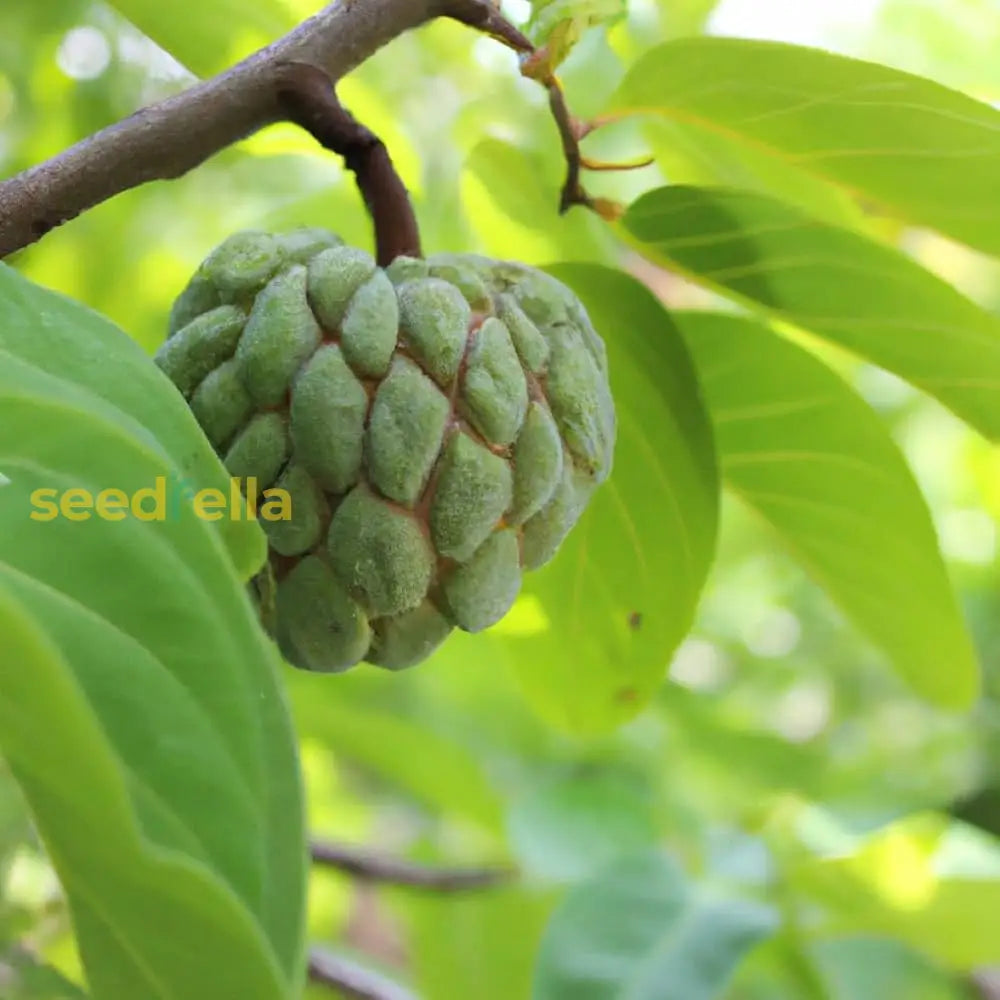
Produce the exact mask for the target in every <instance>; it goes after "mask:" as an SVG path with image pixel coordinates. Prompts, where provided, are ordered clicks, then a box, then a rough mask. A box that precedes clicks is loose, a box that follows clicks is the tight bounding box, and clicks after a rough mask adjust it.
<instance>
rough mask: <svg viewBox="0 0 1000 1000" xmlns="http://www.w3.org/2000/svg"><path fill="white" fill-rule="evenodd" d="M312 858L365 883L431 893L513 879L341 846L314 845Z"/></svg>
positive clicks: (498, 872) (509, 874) (498, 871)
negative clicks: (429, 866) (415, 863)
mask: <svg viewBox="0 0 1000 1000" xmlns="http://www.w3.org/2000/svg"><path fill="white" fill-rule="evenodd" d="M311 853H312V859H313V861H314V862H316V864H318V865H326V866H329V867H331V868H336V869H338V870H339V871H342V872H346V873H347V874H348V875H353V876H354V877H355V878H359V879H362V880H364V881H366V882H388V883H391V884H393V885H405V886H411V887H414V888H418V889H427V890H430V891H433V892H442V893H449V892H464V891H467V890H470V889H488V888H490V887H492V886H495V885H499V884H501V883H503V882H506V881H508V880H509V879H511V878H513V877H514V872H513V871H512V870H510V869H508V868H427V867H424V866H422V865H414V864H410V863H409V862H406V861H401V860H399V859H397V858H387V857H382V856H380V855H376V854H371V853H369V852H367V851H364V850H360V849H358V848H355V847H349V846H347V845H344V844H331V843H326V842H315V843H313V844H312V846H311Z"/></svg>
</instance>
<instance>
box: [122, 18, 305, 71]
mask: <svg viewBox="0 0 1000 1000" xmlns="http://www.w3.org/2000/svg"><path fill="white" fill-rule="evenodd" d="M111 6H112V7H114V8H115V10H117V11H118V13H119V14H121V15H122V16H124V17H127V18H128V19H129V20H130V21H131V22H132V23H133V24H134V25H135V26H136V27H137V28H138V29H139V30H140V31H141V32H143V33H144V34H145V35H148V36H149V37H150V38H151V39H152V40H153V41H154V42H156V44H157V45H159V46H160V48H162V49H166V51H167V52H169V53H170V54H171V55H172V56H173V57H174V58H175V59H176V60H177V61H178V62H180V63H183V64H184V65H185V66H186V67H187V68H188V69H189V70H191V72H192V73H194V74H195V75H197V76H205V77H207V76H212V75H213V74H214V73H218V72H220V71H221V70H224V69H226V68H228V67H229V66H231V65H233V63H235V62H237V61H238V60H239V59H241V58H243V57H244V56H247V55H249V54H250V53H251V52H253V51H255V50H256V49H258V48H260V47H261V46H262V45H264V44H265V43H267V42H270V41H273V40H274V39H276V38H278V37H279V36H281V35H284V34H285V33H286V32H288V31H291V30H292V28H294V27H295V25H296V23H297V22H296V18H295V17H294V15H293V14H292V12H291V11H290V10H289V8H288V6H287V5H286V4H285V3H283V2H282V0H253V2H252V3H246V2H245V0H175V2H174V3H161V2H159V0H112V3H111Z"/></svg>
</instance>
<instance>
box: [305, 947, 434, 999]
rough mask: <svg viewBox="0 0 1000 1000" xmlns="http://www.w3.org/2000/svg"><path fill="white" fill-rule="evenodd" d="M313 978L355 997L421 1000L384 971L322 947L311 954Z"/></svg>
mask: <svg viewBox="0 0 1000 1000" xmlns="http://www.w3.org/2000/svg"><path fill="white" fill-rule="evenodd" d="M309 979H310V980H311V981H312V982H314V983H319V984H321V985H323V986H331V987H333V988H334V989H338V990H340V992H341V993H343V994H344V995H346V996H349V997H352V998H354V1000H419V998H418V997H417V995H416V994H415V993H411V992H410V991H409V990H408V989H406V988H405V987H403V986H400V985H399V983H396V982H394V981H393V980H391V979H389V978H387V977H386V976H383V975H382V974H381V973H378V972H375V971H374V970H372V969H369V968H366V967H365V966H363V965H359V964H358V963H357V962H354V961H351V959H349V958H344V957H343V956H342V955H334V954H333V953H332V952H329V951H326V950H325V949H321V948H313V949H312V951H311V952H310V953H309Z"/></svg>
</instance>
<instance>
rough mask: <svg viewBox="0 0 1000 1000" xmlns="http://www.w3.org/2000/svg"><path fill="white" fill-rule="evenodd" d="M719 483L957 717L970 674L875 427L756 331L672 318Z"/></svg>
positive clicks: (915, 513) (925, 539)
mask: <svg viewBox="0 0 1000 1000" xmlns="http://www.w3.org/2000/svg"><path fill="white" fill-rule="evenodd" d="M675 318H676V319H677V320H678V321H679V323H680V326H681V329H682V330H683V331H684V335H685V337H686V339H687V342H688V346H689V348H690V350H691V353H692V356H693V357H694V359H695V364H696V366H697V369H698V374H699V376H700V377H701V381H702V385H703V386H704V391H705V397H706V400H707V402H708V407H709V411H710V413H711V415H712V421H713V424H714V427H715V435H716V442H717V447H718V450H719V461H720V464H721V467H722V474H723V478H724V480H725V482H726V485H727V486H728V487H729V488H730V489H732V490H734V491H735V492H736V493H738V494H739V496H741V497H742V498H743V500H745V501H746V503H748V504H749V505H750V506H751V507H753V508H754V509H755V510H756V511H757V512H758V513H759V514H761V515H762V516H763V517H764V518H765V520H767V522H768V523H769V524H770V525H771V527H772V528H774V529H775V531H776V532H777V533H778V535H779V537H780V538H781V539H782V541H783V542H784V543H785V544H787V545H788V547H789V549H790V550H791V552H792V553H793V554H794V555H795V556H796V558H798V559H800V560H801V561H802V563H803V565H804V566H805V568H806V569H807V570H808V571H809V572H810V573H811V574H812V575H813V576H814V577H815V578H816V580H817V581H818V582H819V583H820V584H822V585H823V587H824V588H825V589H826V591H827V593H829V594H830V596H831V597H832V598H833V599H834V600H835V601H836V602H837V603H838V604H839V605H840V607H841V608H842V609H843V611H844V612H845V613H846V614H847V615H848V617H849V618H850V619H851V620H852V621H853V622H854V623H855V624H856V625H857V626H858V627H859V628H860V629H861V630H862V631H863V632H864V633H865V634H866V635H868V636H869V637H870V638H871V639H872V640H873V641H874V642H875V643H876V644H878V645H879V646H881V647H882V649H883V650H885V652H886V653H887V654H888V655H889V656H890V657H891V659H892V661H893V663H894V664H895V666H896V668H897V670H899V672H900V673H901V674H902V675H903V676H904V677H905V678H906V679H907V680H908V681H909V683H910V684H912V685H913V687H914V688H915V689H916V690H917V691H919V692H920V693H921V694H922V695H923V696H924V697H927V698H930V699H931V700H933V701H936V702H938V703H940V704H942V705H945V706H948V707H952V708H965V707H967V706H968V705H969V704H970V703H971V702H972V700H973V699H974V698H975V695H976V692H977V689H978V667H977V663H976V657H975V653H974V650H973V648H972V643H971V641H970V638H969V635H968V633H967V631H966V628H965V625H964V623H963V621H962V617H961V614H960V612H959V610H958V605H957V602H956V599H955V595H954V593H953V592H952V589H951V585H950V583H949V581H948V577H947V573H946V572H945V567H944V563H943V560H942V558H941V556H940V553H939V551H938V544H937V538H936V536H935V532H934V527H933V524H932V522H931V518H930V512H929V511H928V508H927V504H926V502H925V501H924V499H923V497H922V496H921V494H920V490H919V488H918V486H917V484H916V482H915V480H914V478H913V475H912V474H911V472H910V471H909V469H908V467H907V465H906V462H905V460H904V458H903V456H902V454H901V453H900V451H899V449H898V448H897V446H896V445H895V444H894V442H893V441H892V439H891V437H890V436H889V433H888V431H887V430H886V428H885V426H884V424H883V423H882V421H881V420H880V419H879V417H878V416H877V415H876V414H875V413H874V411H873V410H871V409H870V408H869V407H868V405H867V404H866V403H865V402H864V401H863V400H862V399H861V398H860V397H859V396H857V395H856V394H855V393H854V392H853V390H852V389H851V388H850V387H849V386H848V385H846V384H845V383H844V382H843V381H842V380H841V379H840V377H839V376H837V375H835V374H834V373H833V372H832V371H830V369H829V368H827V367H826V366H825V365H823V364H822V363H821V362H820V361H818V360H817V359H816V358H815V357H813V356H812V355H811V354H809V353H808V352H807V351H805V350H804V349H802V348H800V347H798V346H796V345H795V344H792V343H791V342H790V341H787V340H785V339H784V338H782V337H779V336H777V335H776V334H774V333H771V332H770V331H769V330H768V329H766V328H765V327H763V326H761V325H760V324H757V323H754V322H752V321H750V320H746V319H742V318H740V317H736V316H729V315H722V314H717V313H698V312H679V313H675Z"/></svg>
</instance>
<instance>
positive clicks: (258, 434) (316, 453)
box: [156, 229, 615, 671]
mask: <svg viewBox="0 0 1000 1000" xmlns="http://www.w3.org/2000/svg"><path fill="white" fill-rule="evenodd" d="M156 360H157V363H158V364H159V366H160V367H161V368H162V369H163V371H164V372H166V374H167V375H168V376H169V377H170V378H171V379H172V381H173V382H174V384H175V385H176V386H177V387H178V389H179V390H180V391H181V392H182V393H183V394H184V396H185V398H186V399H187V400H188V402H189V405H190V406H191V409H192V411H193V412H194V414H195V416H196V418H197V419H198V422H199V423H200V425H201V427H202V428H203V430H204V431H205V434H206V435H207V436H208V438H209V439H210V440H211V442H212V444H213V446H214V447H215V449H216V451H217V452H218V454H219V455H220V456H221V458H222V459H223V461H224V463H225V465H226V467H227V469H228V470H229V472H230V474H231V475H232V476H234V477H238V478H240V479H241V480H242V481H243V482H244V483H246V482H247V481H248V480H249V479H250V478H251V477H252V478H254V479H256V481H257V486H258V489H259V490H260V491H263V490H265V489H267V488H269V487H275V488H280V489H283V490H285V491H287V493H288V495H289V496H290V498H291V506H292V516H291V517H290V518H289V519H287V520H276V521H268V520H261V526H262V527H263V528H264V530H265V531H266V532H267V534H268V539H269V543H270V560H269V567H268V569H267V570H266V571H265V573H263V574H261V576H260V577H258V580H257V581H256V586H255V590H256V593H257V596H258V598H259V600H260V603H261V607H262V617H263V618H264V620H265V623H266V624H267V625H268V627H269V628H270V629H271V631H272V633H273V635H274V637H275V639H276V641H277V642H278V644H279V646H280V648H281V651H282V653H283V654H284V656H285V658H286V659H287V660H289V662H291V663H292V664H294V665H296V666H299V667H303V668H305V669H309V670H323V671H336V670H344V669H346V668H348V667H350V666H352V665H353V664H355V663H358V662H359V661H361V660H366V661H368V662H370V663H375V664H378V665H379V666H383V667H388V668H390V669H399V668H402V667H407V666H410V665H412V664H415V663H417V662H419V661H420V660H422V659H424V658H425V657H426V656H428V655H429V654H430V653H431V651H432V650H434V649H435V648H436V647H437V646H438V645H439V644H440V643H441V642H442V641H443V640H444V639H445V637H446V636H447V635H448V633H449V632H450V631H451V630H452V629H453V628H455V627H457V628H460V629H464V630H466V631H469V632H478V631H480V630H482V629H485V628H488V627H489V626H490V625H493V624H494V623H496V622H497V621H499V620H500V619H501V618H502V617H503V616H504V615H505V614H506V613H507V611H508V610H509V609H510V607H511V605H512V604H513V602H514V599H515V598H516V596H517V593H518V591H519V589H520V586H521V575H522V573H523V572H524V571H525V570H529V569H534V568H536V567H538V566H541V565H542V564H543V563H546V562H548V560H549V559H551V558H552V556H553V555H554V554H555V552H556V550H557V549H558V547H559V545H560V544H561V543H562V541H563V539H564V538H565V537H566V535H567V533H568V532H569V531H570V529H571V528H572V527H573V524H574V523H575V522H576V520H577V519H578V517H579V516H580V514H581V512H582V510H583V508H584V506H585V505H586V503H587V501H588V499H589V498H590V496H591V494H592V492H593V491H594V489H595V488H596V487H597V486H598V485H599V484H600V483H601V482H602V481H603V480H604V479H605V478H606V477H607V475H608V473H609V471H610V468H611V459H612V451H613V448H614V438H615V416H614V407H613V403H612V399H611V393H610V390H609V387H608V377H607V362H606V356H605V351H604V344H603V342H602V341H601V339H600V338H599V337H598V335H597V334H596V333H595V331H594V329H593V327H592V326H591V323H590V320H589V319H588V317H587V314H586V312H585V311H584V309H583V307H582V305H581V304H580V302H579V301H578V300H577V299H576V297H575V296H574V295H573V294H572V293H571V292H570V291H569V289H567V288H566V287H565V286H564V285H562V284H560V283H559V282H557V281H556V280H555V279H553V278H551V277H549V276H548V275H546V274H544V273H542V272H540V271H537V270H534V269H532V268H529V267H526V266H524V265H521V264H513V263H505V262H497V261H492V260H488V259H486V258H483V257H476V256H471V255H441V256H436V257H431V258H429V259H427V260H417V259H413V258H406V257H401V258H398V259H397V260H396V261H394V262H393V264H392V265H390V266H389V267H388V268H386V269H381V268H378V267H376V264H375V261H374V260H373V259H372V257H371V256H370V255H369V254H367V253H365V252H364V251H362V250H358V249H355V248H354V247H350V246H346V245H344V244H343V243H342V241H341V240H340V239H339V238H338V237H336V236H334V235H333V234H331V233H329V232H326V231H324V230H316V229H301V230H297V231H295V232H292V233H287V234H284V235H271V234H268V233H263V232H245V233H238V234H236V235H234V236H232V237H230V238H229V239H228V240H226V241H225V242H224V243H223V244H222V245H221V246H219V247H218V248H216V250H215V251H213V252H212V254H211V255H210V256H209V257H208V258H207V259H206V260H205V262H204V263H203V264H202V265H201V267H200V268H199V270H198V271H197V273H196V274H195V275H194V277H193V278H192V279H191V281H190V283H189V285H188V286H187V288H186V289H185V290H184V292H183V293H182V294H181V296H180V297H179V298H178V300H177V302H176V304H175V306H174V309H173V312H172V314H171V320H170V331H169V336H168V338H167V340H166V342H165V343H164V344H163V346H162V348H161V349H160V351H159V353H158V354H157V357H156Z"/></svg>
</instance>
